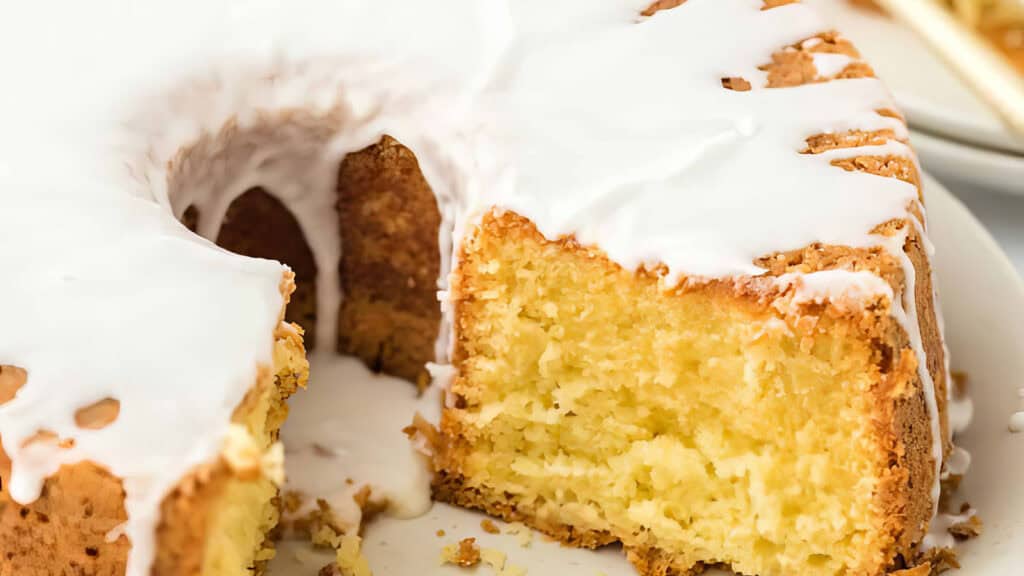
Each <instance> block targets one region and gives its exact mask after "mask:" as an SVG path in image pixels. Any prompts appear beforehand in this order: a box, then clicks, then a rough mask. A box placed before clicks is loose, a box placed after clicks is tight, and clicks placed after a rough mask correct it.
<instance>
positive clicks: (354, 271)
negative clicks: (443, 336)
mask: <svg viewBox="0 0 1024 576" xmlns="http://www.w3.org/2000/svg"><path fill="white" fill-rule="evenodd" d="M338 209H339V220H340V230H341V237H342V245H343V246H344V250H343V254H342V260H341V282H342V293H343V294H344V299H343V301H342V305H341V311H340V313H339V317H338V328H339V330H338V334H339V346H338V350H339V352H342V353H346V354H352V355H355V356H357V357H359V358H361V359H362V360H363V362H365V363H366V364H367V366H370V367H371V368H373V369H375V370H381V371H383V372H387V373H389V374H393V375H396V376H399V377H402V378H405V379H407V380H410V381H412V382H420V383H425V382H426V379H425V376H426V373H425V371H424V368H423V366H424V364H426V363H427V362H430V361H432V360H433V359H434V344H435V341H436V339H437V335H438V333H439V331H440V325H441V310H440V305H439V304H438V302H437V278H438V277H439V276H440V273H441V264H440V248H439V247H438V229H439V228H440V226H441V215H440V212H439V211H438V208H437V201H436V200H435V199H434V194H433V192H432V191H431V190H430V186H429V185H428V184H427V181H426V180H425V179H424V178H423V174H422V173H421V172H420V169H419V164H418V163H417V161H416V157H415V156H414V155H413V153H412V152H411V151H410V150H409V149H408V148H406V147H405V146H402V145H401V144H399V143H398V142H397V141H395V140H394V139H393V138H390V137H388V136H385V137H384V138H383V139H382V140H381V141H380V142H379V143H377V144H374V145H372V146H370V147H368V148H365V149H363V150H361V151H359V152H354V153H352V154H349V155H348V156H346V157H345V160H344V161H343V162H342V164H341V168H340V169H339V172H338Z"/></svg>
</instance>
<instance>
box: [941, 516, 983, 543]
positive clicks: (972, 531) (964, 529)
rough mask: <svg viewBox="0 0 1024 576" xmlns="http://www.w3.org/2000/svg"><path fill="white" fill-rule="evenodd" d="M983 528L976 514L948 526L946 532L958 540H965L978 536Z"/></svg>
mask: <svg viewBox="0 0 1024 576" xmlns="http://www.w3.org/2000/svg"><path fill="white" fill-rule="evenodd" d="M983 528H984V526H983V525H982V523H981V518H978V516H977V515H976V514H972V515H971V517H970V518H968V519H967V520H964V521H963V522H957V523H955V524H953V525H952V526H950V527H949V528H948V530H947V531H948V532H949V533H950V534H952V535H953V537H955V538H957V539H958V540H966V539H968V538H974V537H975V536H978V535H980V534H981V532H982V530H983Z"/></svg>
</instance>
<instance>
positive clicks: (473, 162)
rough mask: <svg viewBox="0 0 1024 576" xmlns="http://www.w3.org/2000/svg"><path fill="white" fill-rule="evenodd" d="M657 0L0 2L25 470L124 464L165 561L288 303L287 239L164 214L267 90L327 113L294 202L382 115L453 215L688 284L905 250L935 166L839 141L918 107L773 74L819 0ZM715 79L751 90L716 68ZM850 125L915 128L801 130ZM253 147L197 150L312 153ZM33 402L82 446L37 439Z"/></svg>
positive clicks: (3, 420)
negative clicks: (176, 515) (90, 419)
mask: <svg viewBox="0 0 1024 576" xmlns="http://www.w3.org/2000/svg"><path fill="white" fill-rule="evenodd" d="M648 4H650V1H649V0H620V1H615V2H594V1H592V0H563V1H559V2H550V1H548V0H516V1H511V0H489V1H480V0H444V1H440V0H439V1H436V2H429V3H428V2H403V1H401V0H374V1H372V2H371V1H344V0H301V1H291V2H281V1H272V0H262V1H252V2H246V3H229V2H209V1H207V0H181V1H178V2H169V3H147V4H145V5H139V4H137V3H134V2H131V1H129V0H97V1H94V2H88V3H70V4H69V3H65V2H57V1H56V0H47V1H40V2H33V3H28V4H25V5H23V6H21V7H20V8H19V10H18V14H17V16H16V17H13V18H7V19H5V20H4V22H2V23H0V51H2V53H3V54H4V56H3V63H4V69H5V72H6V74H7V77H8V78H9V79H16V81H15V82H8V83H5V89H4V90H3V91H2V93H0V126H3V127H4V135H3V137H2V138H0V213H2V214H4V216H5V219H4V220H5V222H4V226H2V227H0V260H2V261H3V262H4V264H5V269H7V270H9V273H8V274H9V276H8V278H7V281H6V282H4V283H3V284H2V285H0V312H2V314H0V317H3V318H4V323H3V327H2V328H0V364H7V365H15V366H20V367H22V368H24V369H26V370H27V371H28V380H27V383H26V384H25V385H24V386H23V387H22V388H21V390H20V391H19V392H18V394H17V396H16V397H15V398H14V399H13V400H12V401H10V402H8V403H6V404H4V405H3V406H0V436H2V438H3V446H4V449H5V451H6V452H7V453H8V454H9V455H10V456H11V458H12V461H13V469H14V478H13V482H12V484H11V488H12V491H11V493H12V496H14V497H15V498H16V499H18V500H19V501H29V500H31V499H33V498H34V497H35V496H36V495H37V494H38V490H39V487H40V486H41V482H42V481H43V479H44V478H45V477H46V475H47V474H50V473H52V472H54V471H55V470H56V469H57V466H59V465H60V464H61V463H65V462H72V461H76V460H81V459H89V460H93V461H96V462H99V463H101V464H103V465H105V466H107V467H109V468H110V469H111V470H112V471H113V472H114V473H116V474H118V475H119V476H121V477H123V478H124V479H125V489H126V493H127V511H128V515H129V521H128V526H127V527H126V530H127V533H128V535H129V536H130V538H131V539H132V542H133V548H132V553H131V560H130V566H129V574H132V575H136V574H144V573H146V568H147V567H148V565H149V563H150V562H151V559H152V553H153V550H152V546H151V544H152V537H153V535H152V531H153V526H154V524H153V523H154V521H155V518H156V514H157V513H158V505H159V501H160V499H161V497H162V496H163V495H164V494H165V493H166V492H167V490H168V489H169V488H170V487H172V486H173V484H174V482H175V481H176V480H177V479H178V478H180V477H181V476H182V475H183V474H184V473H186V472H187V471H188V470H189V469H190V468H191V467H193V466H194V465H196V464H198V463H201V462H204V461H208V460H210V459H212V458H214V457H215V456H216V454H217V453H218V451H219V449H220V445H221V443H222V441H223V439H224V438H225V435H226V433H227V432H226V430H227V422H228V420H229V418H230V413H231V410H232V409H233V408H234V407H235V406H236V405H237V404H238V402H240V401H241V399H242V397H243V395H244V393H245V390H246V389H247V387H248V386H249V385H251V384H252V382H253V380H254V377H255V374H256V365H257V364H258V363H268V362H269V358H270V350H271V344H272V343H271V340H270V339H271V333H272V331H273V328H274V325H275V322H276V321H277V318H278V312H279V308H280V305H281V296H280V294H279V292H278V282H279V280H280V275H281V273H282V270H283V269H282V267H281V266H279V265H277V264H274V263H270V262H266V261H259V260H253V259H247V258H241V257H236V256H232V255H228V254H226V253H224V252H223V251H221V250H219V249H217V248H216V247H214V246H212V245H210V244H209V243H207V242H205V241H202V240H199V239H197V238H195V237H193V236H191V235H190V233H188V232H187V231H186V230H185V229H184V228H183V227H181V226H179V225H178V224H176V223H175V221H174V217H173V215H172V210H171V208H172V204H173V206H174V210H175V211H176V213H177V215H178V216H180V215H181V212H182V211H183V210H184V208H185V207H187V206H188V204H189V200H190V199H194V198H195V197H196V196H197V195H198V194H201V193H209V194H217V193H218V192H217V191H216V190H212V189H210V188H212V185H209V182H210V180H209V179H200V180H198V181H196V182H194V183H193V184H192V185H188V186H185V185H181V182H180V181H179V182H178V183H177V184H176V183H175V181H174V178H175V177H176V175H180V173H181V171H182V170H185V171H187V170H189V169H192V170H196V169H197V168H196V167H195V166H189V165H188V164H189V163H190V162H191V163H201V162H202V161H203V160H202V158H190V157H188V155H187V154H185V155H183V151H185V150H187V149H188V148H189V147H191V146H193V145H194V144H195V143H196V142H198V141H199V140H200V139H201V138H204V137H215V136H216V135H218V134H219V135H223V134H225V133H229V132H232V131H238V130H244V129H245V128H246V127H251V126H254V125H257V124H259V123H261V122H263V123H265V122H268V119H270V118H275V119H276V120H275V121H276V122H284V123H285V124H287V125H289V126H293V127H295V130H297V131H298V132H297V133H298V134H299V137H298V140H301V136H302V134H307V133H308V134H311V133H312V132H311V131H312V130H314V128H312V127H319V130H320V131H321V132H322V133H325V134H326V135H327V136H326V137H324V138H320V139H319V140H317V139H311V141H316V142H318V145H317V146H316V147H314V148H312V149H311V150H310V151H308V154H307V155H306V156H307V157H308V158H313V160H314V164H316V166H318V168H317V169H316V170H313V173H315V174H317V175H318V176H316V177H315V178H312V179H311V180H310V182H313V183H314V184H315V185H314V186H313V188H314V189H310V190H299V191H297V192H296V200H295V201H296V202H297V203H298V204H301V203H302V202H303V198H302V197H303V195H307V196H309V197H310V198H312V199H311V200H309V202H308V204H309V205H310V206H313V205H317V206H323V205H324V204H323V202H324V201H323V198H324V197H327V195H329V194H331V193H332V190H333V182H332V181H331V178H333V175H334V173H335V170H336V168H337V163H338V161H339V160H340V158H341V157H343V156H344V154H346V153H348V152H350V151H354V150H358V149H360V148H362V147H365V146H367V145H369V144H371V143H373V142H376V141H377V140H378V139H379V138H380V137H381V136H382V135H383V134H389V135H391V136H393V137H394V138H396V139H397V140H398V141H400V142H402V143H403V144H404V145H405V146H407V147H408V148H410V149H411V150H412V151H413V152H414V153H415V154H416V156H417V158H418V160H419V163H420V166H421V167H422V169H423V172H424V176H425V177H426V179H427V181H428V182H429V183H430V185H431V187H432V188H433V190H434V192H435V194H436V195H437V197H438V202H439V208H440V209H441V212H442V214H443V215H444V217H445V219H446V221H447V222H448V223H451V224H452V226H453V227H454V233H453V234H454V235H453V236H452V237H453V238H454V239H455V241H456V242H457V240H458V238H459V237H460V234H461V231H462V230H464V229H466V227H467V226H469V225H471V224H472V222H473V221H474V220H475V219H476V218H478V217H479V216H480V215H481V214H482V213H483V212H484V211H486V210H489V209H491V208H492V207H498V208H501V209H509V210H514V211H516V212H518V213H519V214H521V215H523V216H525V217H527V218H529V219H530V220H532V221H533V222H534V223H535V224H536V225H537V227H538V229H539V230H540V231H541V232H542V233H543V234H545V235H546V236H547V237H549V238H556V237H559V236H562V235H575V236H576V238H577V239H578V240H580V241H581V242H583V243H585V244H596V245H598V246H599V247H601V248H602V249H603V250H604V251H605V252H606V253H607V254H608V255H609V257H610V258H611V259H613V260H614V261H616V262H618V263H620V264H621V265H623V266H624V267H626V268H628V269H634V268H637V267H639V266H642V265H656V264H663V265H664V266H665V270H667V275H666V282H667V283H668V284H669V285H671V284H672V283H674V282H676V281H678V280H680V279H682V278H684V277H688V278H692V277H710V278H718V277H726V276H734V275H757V274H761V273H763V270H762V269H761V268H758V267H757V266H755V265H754V264H753V261H754V260H755V259H756V258H757V257H760V256H764V255H767V254H771V253H774V252H777V251H783V250H791V249H797V248H800V247H803V246H806V245H808V244H811V243H813V242H823V243H827V244H837V245H847V246H857V247H863V246H874V245H884V246H887V247H888V249H890V250H892V251H893V252H894V253H895V252H901V250H900V247H899V246H895V247H894V246H893V243H892V242H891V241H888V240H886V239H885V238H884V237H882V236H878V235H875V234H872V230H874V229H875V228H876V226H877V225H879V224H881V223H883V222H887V221H890V220H897V219H906V218H909V216H910V211H909V210H910V209H911V208H912V207H913V208H915V209H916V208H919V207H917V206H916V203H917V190H916V188H915V187H914V186H913V185H911V184H909V183H906V182H902V181H899V180H897V179H893V178H883V177H879V176H874V175H870V174H865V173H859V172H847V171H844V170H842V169H839V168H837V167H835V166H831V165H830V161H831V160H833V159H835V158H846V157H850V158H852V157H855V156H862V155H882V156H885V155H891V156H899V157H909V156H910V151H909V149H908V148H907V147H906V146H905V145H904V144H902V143H900V142H898V141H897V139H900V138H903V137H905V136H906V131H905V127H904V126H903V124H902V122H901V121H900V120H898V119H895V118H891V117H887V116H883V115H881V114H879V113H878V112H877V111H878V110H880V109H891V108H894V105H893V103H892V102H891V100H890V98H889V95H888V93H887V92H886V90H885V89H884V88H883V86H882V85H881V84H880V83H879V82H878V81H877V80H875V79H872V78H861V79H848V80H842V81H836V82H825V83H815V84H810V85H805V86H799V87H792V88H785V89H767V88H764V85H765V78H766V73H765V72H764V71H763V70H761V69H759V66H761V65H762V64H766V63H768V62H770V61H771V58H772V54H773V53H774V52H776V51H778V50H780V49H782V48H783V47H786V46H793V45H797V44H799V43H801V42H803V41H805V40H807V39H810V38H812V37H814V36H815V35H816V34H818V33H820V32H822V31H824V30H827V26H826V25H825V24H824V23H823V22H821V21H820V20H819V19H818V18H817V17H816V16H815V15H814V13H813V12H812V11H811V10H809V9H808V8H806V7H803V6H801V5H797V4H792V5H784V6H780V7H776V8H772V9H767V10H766V9H763V8H765V6H764V5H763V4H764V2H763V0H689V1H688V2H686V3H684V4H683V5H682V6H679V7H678V8H674V9H671V10H665V11H661V12H658V13H656V14H654V15H653V16H651V17H646V16H642V12H643V11H644V10H645V8H647V5H648ZM55 14H59V15H60V17H59V18H54V15H55ZM819 60H820V62H818V66H819V67H823V68H825V69H838V68H839V67H840V66H841V65H842V64H843V63H844V62H846V60H843V59H842V57H822V58H820V59H819ZM833 71H834V70H833ZM724 78H743V79H745V80H746V81H747V82H749V84H750V85H751V89H750V90H748V91H743V92H739V91H731V90H727V89H725V88H724V87H723V79H724ZM282 119H283V120H282ZM847 130H861V131H866V132H870V131H878V130H891V131H892V133H893V134H894V136H895V138H896V139H893V140H889V141H887V142H886V143H884V144H880V145H868V146H861V147H856V148H846V149H842V150H835V151H831V152H827V153H823V154H816V155H807V154H801V150H802V149H803V148H804V147H805V145H806V142H805V141H806V139H807V138H808V137H810V136H812V135H815V134H820V133H828V132H841V131H847ZM249 145H251V150H249V152H250V153H249V154H247V155H246V157H245V158H244V159H243V160H239V161H237V162H236V164H232V165H226V168H230V170H226V171H225V170H218V169H217V168H218V167H217V166H214V167H212V168H211V167H207V168H209V170H208V171H209V172H210V173H211V174H213V173H216V177H217V178H219V180H217V185H218V186H219V187H223V188H235V189H246V188H248V187H251V186H253V185H256V184H265V183H266V182H268V181H270V182H282V183H285V184H286V183H287V182H288V181H292V180H295V178H296V177H297V175H296V174H295V173H293V172H289V171H288V167H287V166H286V165H282V164H280V163H276V162H274V159H275V153H276V149H275V148H274V147H273V143H272V142H271V141H269V140H267V141H258V142H250V143H249ZM302 177H303V178H306V176H302ZM211 178H212V176H211ZM204 182H205V184H204ZM270 187H271V188H272V187H273V186H272V185H271V186H270ZM174 194H177V195H179V196H180V198H172V196H173V195H174ZM225 197H229V196H225ZM316 198H320V200H319V203H318V202H317V201H315V200H316ZM151 200H155V203H154V202H151ZM172 200H173V202H172ZM326 205H327V206H331V205H332V204H330V203H327V204H326ZM220 209H224V210H226V206H221V207H220ZM300 209H301V208H300ZM308 209H312V208H308ZM327 214H329V212H327ZM446 234H447V233H446V232H445V231H442V235H443V237H444V238H448V236H447V235H446ZM442 246H444V248H443V250H446V251H448V252H446V254H443V255H442V257H443V258H446V259H447V258H448V257H449V256H450V249H451V243H450V242H443V243H442ZM335 248H337V247H335ZM334 254H337V252H336V251H335V252H334ZM784 281H786V282H791V279H786V280H784ZM875 284H877V283H872V282H865V280H864V275H863V274H857V273H852V272H851V273H842V272H839V273H832V274H829V275H827V276H820V277H817V280H816V281H815V282H813V285H814V290H815V297H821V298H824V297H828V296H829V295H843V294H850V293H851V287H853V288H854V289H853V290H852V292H853V293H863V291H864V289H865V288H864V287H865V286H868V287H870V286H874V285H875ZM878 289H879V290H882V288H878ZM914 308H915V307H914V306H913V305H908V306H907V310H908V311H909V310H913V309H914ZM322 317H327V318H331V317H332V316H330V315H329V314H323V315H322ZM909 320H910V321H914V319H913V318H910V319H909ZM328 324H330V323H328ZM908 332H909V333H910V334H911V335H913V334H915V333H916V332H918V331H917V330H916V325H915V326H910V327H908ZM320 334H321V335H322V337H324V338H325V339H329V338H330V334H331V332H329V331H328V330H322V331H320ZM921 354H923V351H922V352H921ZM922 364H924V363H923V362H922ZM924 373H925V374H926V373H927V371H926V370H925V371H924ZM929 382H930V379H929ZM108 397H109V398H114V399H117V400H119V401H120V402H121V412H120V416H119V418H118V419H117V420H116V421H115V422H114V423H113V424H111V425H110V426H109V427H107V428H105V429H103V430H81V429H78V428H77V427H76V426H75V423H74V418H73V415H74V413H75V411H76V410H77V409H79V408H80V407H82V406H83V405H85V404H89V403H90V402H95V401H97V400H100V399H103V398H108ZM40 429H45V430H50V431H53V432H55V433H56V434H57V435H58V436H59V437H60V438H70V437H73V438H74V439H75V445H74V447H73V448H71V449H61V448H59V447H57V446H55V445H53V444H45V443H43V444H39V443H35V444H29V445H28V446H26V445H24V443H25V441H26V440H27V439H29V438H30V437H31V436H32V435H33V434H35V433H36V432H37V431H38V430H40ZM940 453H941V450H940Z"/></svg>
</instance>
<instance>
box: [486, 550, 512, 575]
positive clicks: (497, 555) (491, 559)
mask: <svg viewBox="0 0 1024 576" xmlns="http://www.w3.org/2000/svg"><path fill="white" fill-rule="evenodd" d="M507 558H508V556H507V555H506V554H505V553H504V552H502V551H501V550H496V549H494V548H481V549H480V559H481V560H482V561H483V563H484V564H487V565H488V566H490V567H491V568H493V569H494V573H495V574H500V573H501V571H502V570H504V569H505V560H506V559H507Z"/></svg>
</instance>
